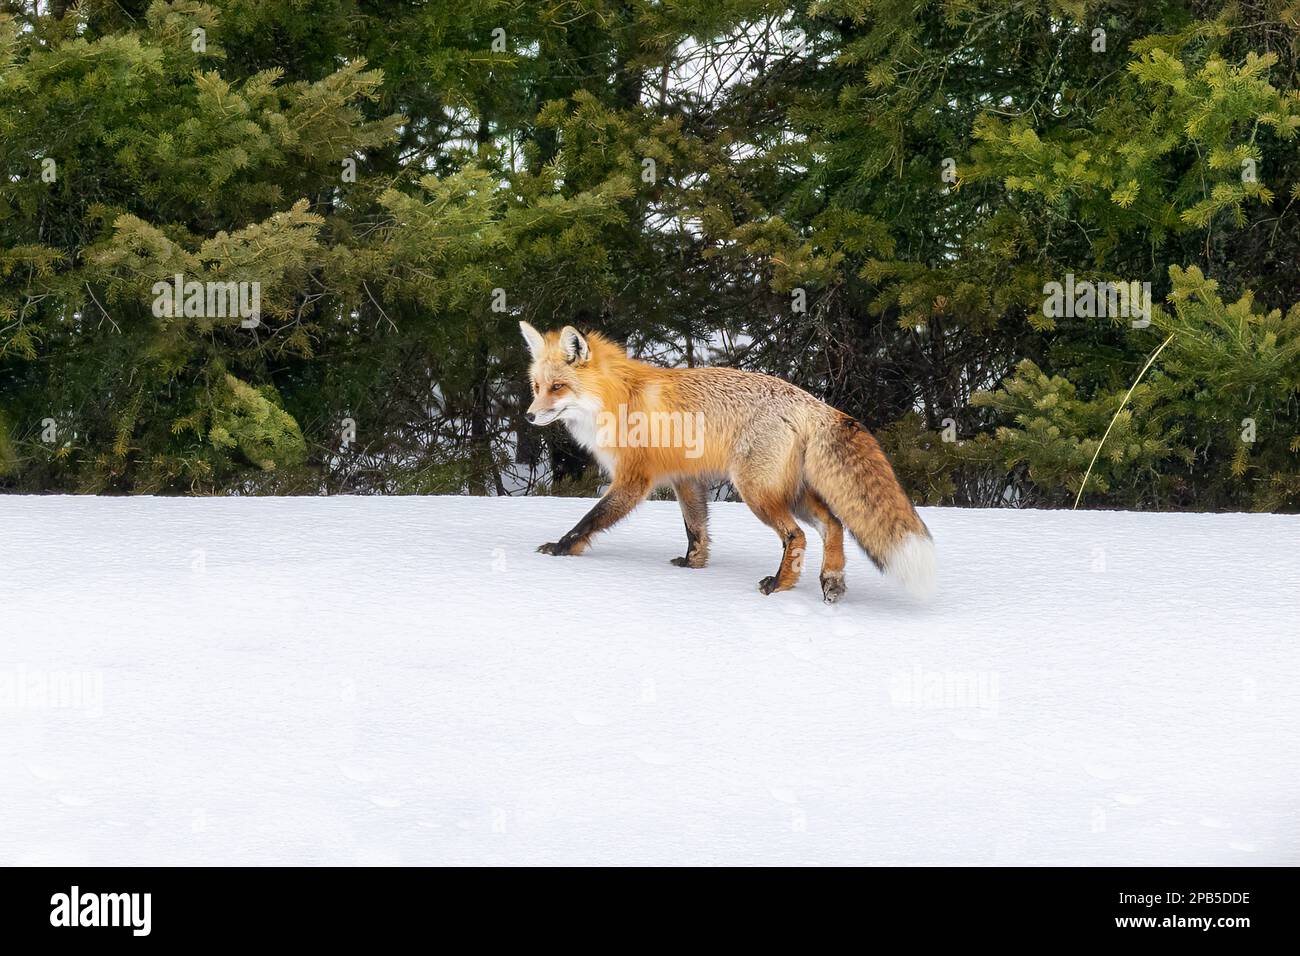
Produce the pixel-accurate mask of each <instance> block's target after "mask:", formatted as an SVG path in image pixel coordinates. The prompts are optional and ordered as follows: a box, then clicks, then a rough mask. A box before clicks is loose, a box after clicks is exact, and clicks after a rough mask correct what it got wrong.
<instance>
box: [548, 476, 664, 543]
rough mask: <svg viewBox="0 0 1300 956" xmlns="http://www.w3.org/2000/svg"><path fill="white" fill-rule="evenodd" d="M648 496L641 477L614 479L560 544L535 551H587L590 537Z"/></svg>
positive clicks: (615, 522)
mask: <svg viewBox="0 0 1300 956" xmlns="http://www.w3.org/2000/svg"><path fill="white" fill-rule="evenodd" d="M648 494H650V482H649V481H648V480H645V479H640V478H635V479H633V478H628V479H623V480H617V479H616V480H615V481H614V484H612V485H611V486H610V488H609V491H607V492H605V497H603V498H601V499H600V501H598V502H596V506H595V507H594V508H592V509H591V510H590V511H588V512H587V513H586V514H585V515H583V518H582V520H581V521H579V522H578V523H577V524H576V525H574V526H573V530H572V531H570V532H569V533H568V534H566V535H565V536H564V537H563V538H561V539H560V540H559V541H552V542H548V543H547V544H544V545H542V546H541V547H540V548H538V549H537V550H538V551H540V552H541V553H542V554H555V555H578V554H582V552H584V551H586V550H587V546H588V545H589V544H591V537H592V535H594V534H596V533H597V532H600V531H604V530H605V529H606V528H609V527H611V526H612V525H614V524H617V523H618V522H619V521H621V520H622V519H623V518H625V517H627V515H628V513H629V512H630V511H631V510H632V509H633V508H635V507H636V506H637V505H639V504H640V503H641V502H642V500H644V498H645V496H646V495H648Z"/></svg>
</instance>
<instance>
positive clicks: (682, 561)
mask: <svg viewBox="0 0 1300 956" xmlns="http://www.w3.org/2000/svg"><path fill="white" fill-rule="evenodd" d="M668 563H669V564H672V565H675V566H676V567H679V568H702V567H704V561H703V560H702V559H701V558H700V557H699V556H698V555H690V554H688V555H686V557H684V558H672V559H670V560H669V562H668Z"/></svg>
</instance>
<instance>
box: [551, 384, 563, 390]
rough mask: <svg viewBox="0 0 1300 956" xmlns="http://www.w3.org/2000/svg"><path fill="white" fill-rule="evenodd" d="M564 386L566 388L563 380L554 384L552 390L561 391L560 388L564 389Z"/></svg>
mask: <svg viewBox="0 0 1300 956" xmlns="http://www.w3.org/2000/svg"><path fill="white" fill-rule="evenodd" d="M563 388H564V383H563V382H556V383H555V384H554V385H552V386H551V391H552V392H558V391H560V390H561V389H563Z"/></svg>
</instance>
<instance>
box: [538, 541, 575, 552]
mask: <svg viewBox="0 0 1300 956" xmlns="http://www.w3.org/2000/svg"><path fill="white" fill-rule="evenodd" d="M537 550H538V552H539V553H541V554H556V555H566V554H572V553H573V549H572V548H571V547H570V546H569V545H568V544H565V543H564V542H563V541H552V542H550V543H548V544H544V545H542V546H541V547H539V548H538V549H537Z"/></svg>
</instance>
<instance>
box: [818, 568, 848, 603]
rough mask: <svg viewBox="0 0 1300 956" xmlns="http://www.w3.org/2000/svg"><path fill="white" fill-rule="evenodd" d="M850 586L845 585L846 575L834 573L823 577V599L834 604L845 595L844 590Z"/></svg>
mask: <svg viewBox="0 0 1300 956" xmlns="http://www.w3.org/2000/svg"><path fill="white" fill-rule="evenodd" d="M847 590H848V588H846V587H845V586H844V575H842V574H833V575H828V576H826V577H823V578H822V600H824V601H825V602H826V603H827V604H834V603H835V602H836V601H838V600H839V599H840V598H842V597H844V592H845V591H847Z"/></svg>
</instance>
